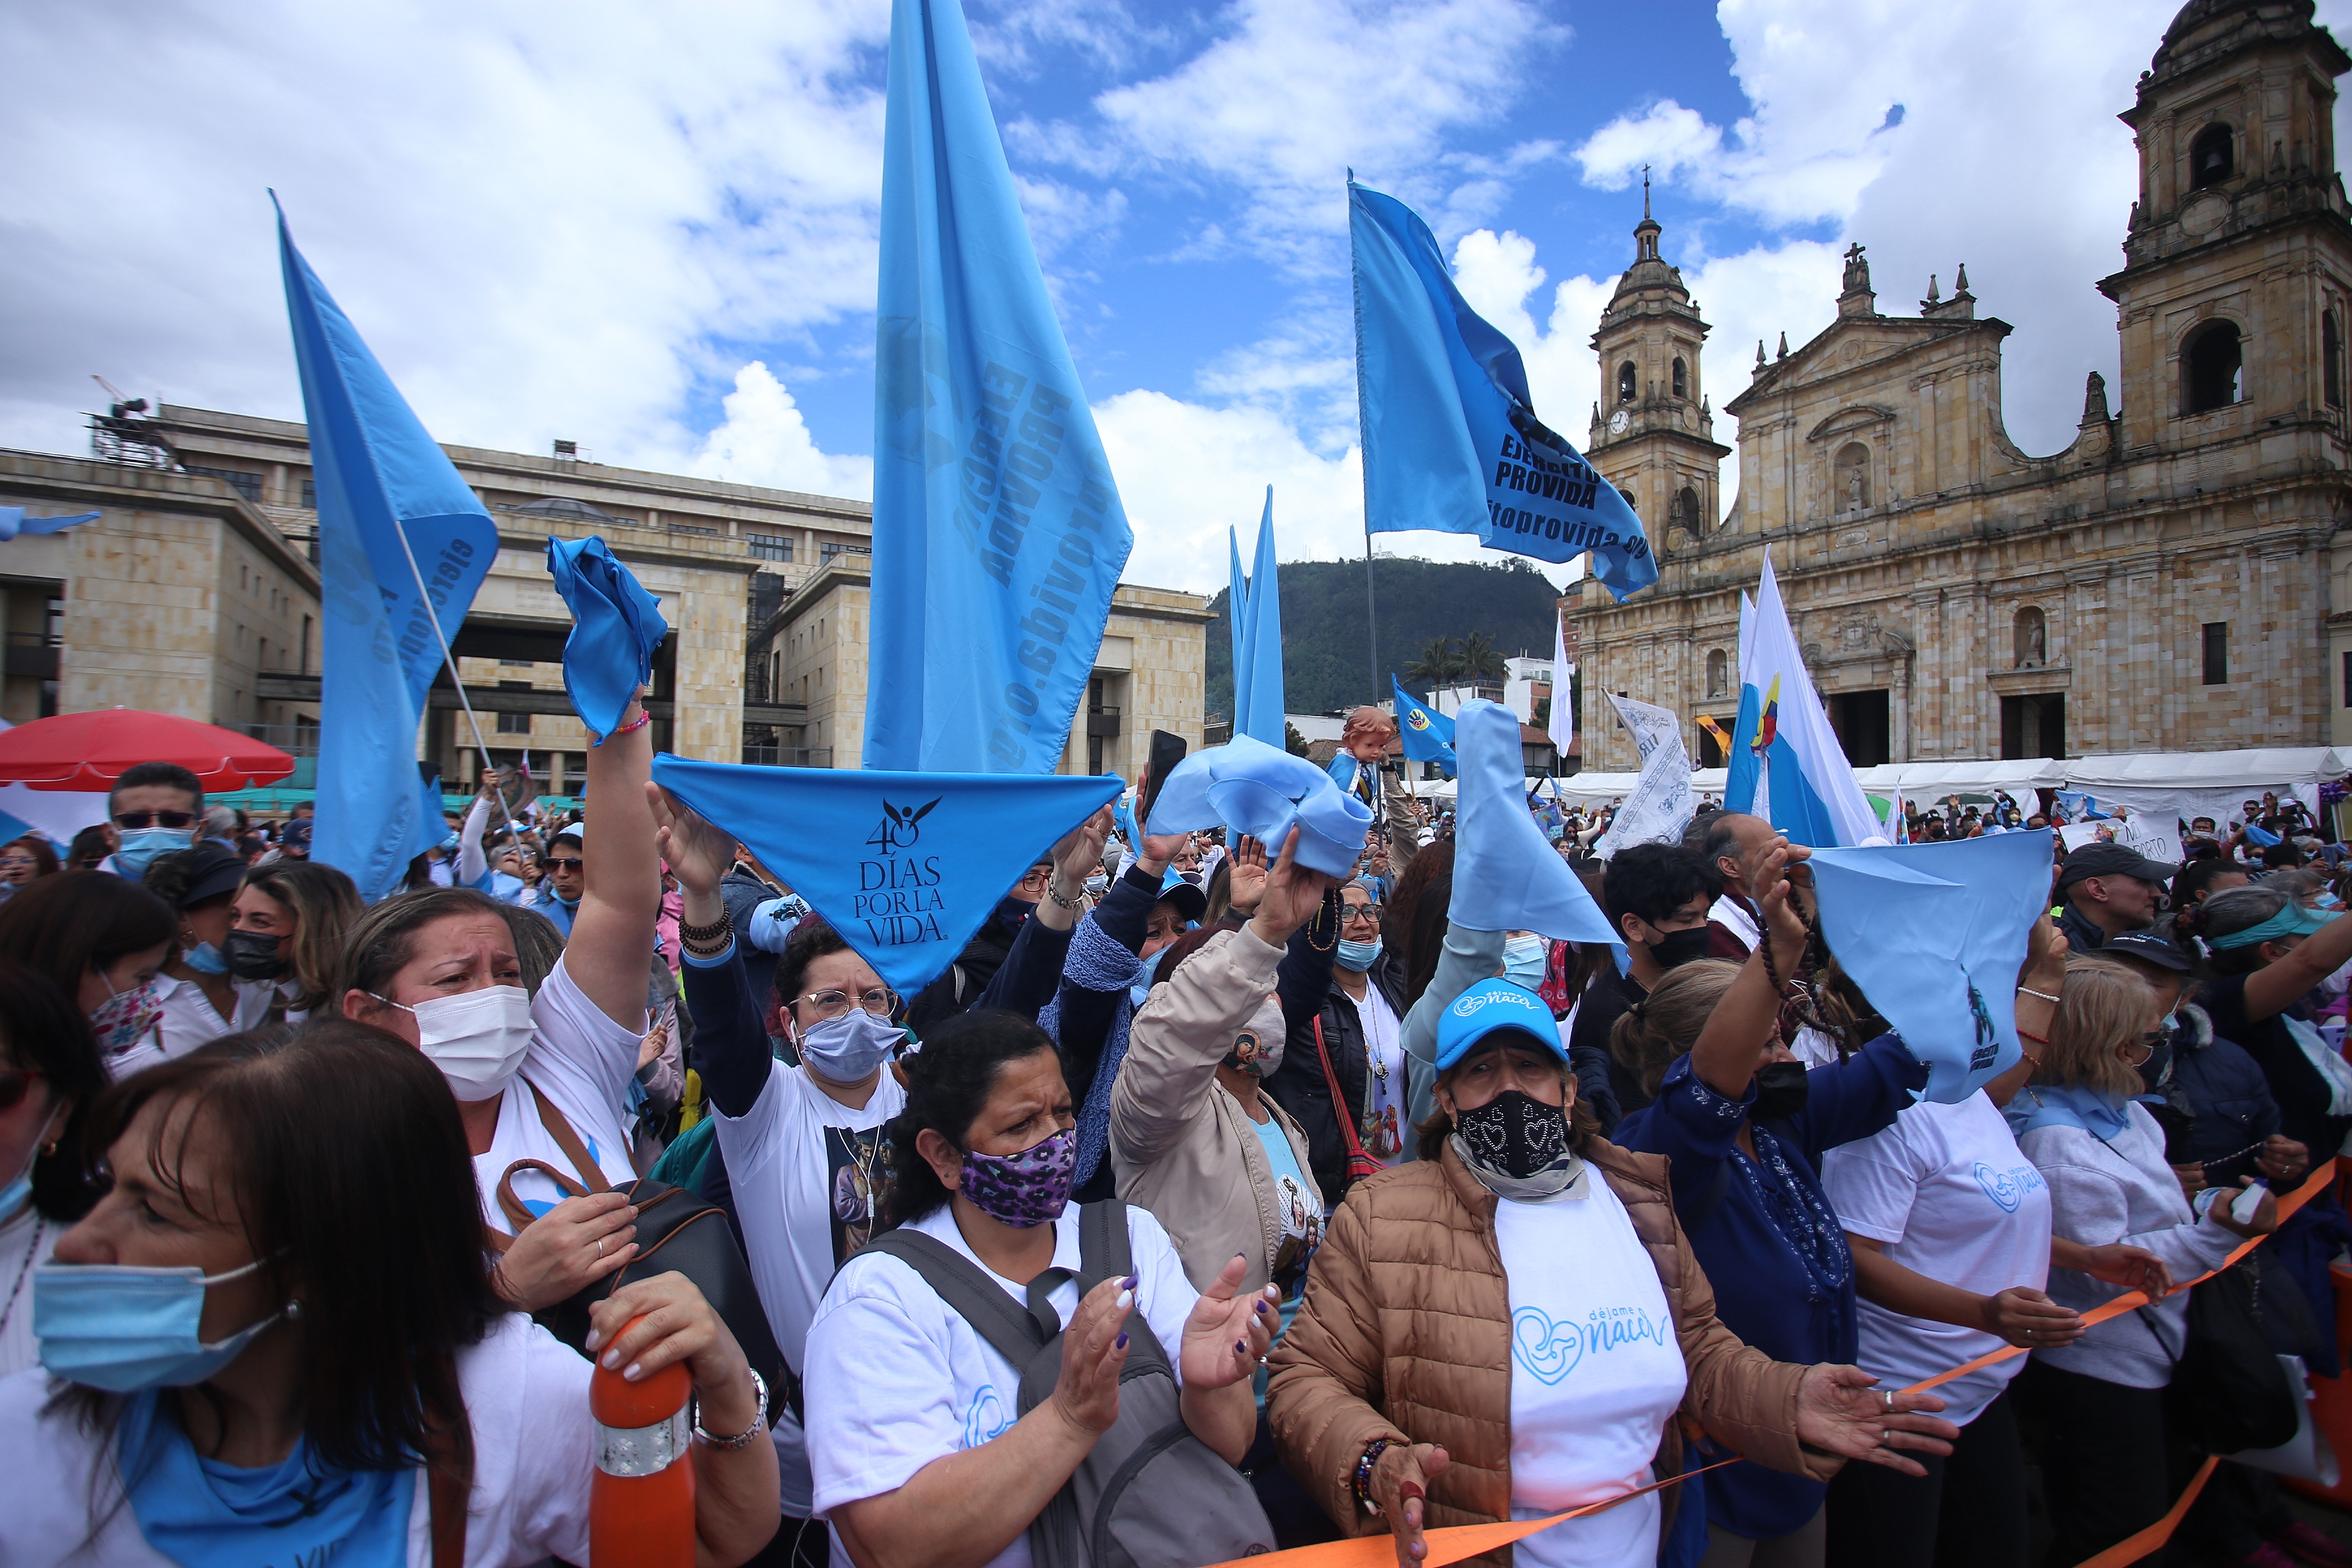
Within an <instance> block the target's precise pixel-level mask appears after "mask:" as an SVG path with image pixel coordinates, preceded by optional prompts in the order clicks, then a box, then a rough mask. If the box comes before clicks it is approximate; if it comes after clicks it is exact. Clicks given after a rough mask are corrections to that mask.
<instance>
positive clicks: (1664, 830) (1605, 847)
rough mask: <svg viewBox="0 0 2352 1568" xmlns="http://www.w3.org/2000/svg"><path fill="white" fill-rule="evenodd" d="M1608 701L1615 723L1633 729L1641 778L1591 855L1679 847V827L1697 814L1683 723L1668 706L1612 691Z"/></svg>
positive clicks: (1680, 836)
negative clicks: (1630, 848)
mask: <svg viewBox="0 0 2352 1568" xmlns="http://www.w3.org/2000/svg"><path fill="white" fill-rule="evenodd" d="M1608 697H1609V700H1610V702H1611V703H1612V704H1613V705H1614V706H1615V708H1616V710H1617V717H1618V719H1619V720H1620V721H1622V723H1623V724H1624V726H1625V728H1626V729H1628V730H1630V731H1633V744H1634V746H1635V747H1636V748H1637V749H1638V750H1639V751H1640V752H1641V753H1642V776H1641V777H1640V778H1639V779H1636V780H1635V781H1634V783H1633V794H1632V795H1628V796H1626V797H1625V804H1624V805H1622V806H1621V807H1619V808H1618V811H1617V816H1616V818H1615V820H1613V821H1612V822H1611V823H1610V825H1609V831H1608V832H1606V833H1604V834H1602V835H1601V842H1600V843H1598V844H1596V845H1594V846H1593V847H1592V852H1593V854H1595V855H1597V856H1599V857H1600V858H1601V859H1603V860H1606V859H1608V858H1610V857H1611V856H1612V855H1614V854H1616V853H1617V851H1619V850H1620V849H1622V848H1624V847H1626V846H1627V845H1629V844H1679V843H1681V842H1682V841H1683V829H1685V828H1686V827H1688V826H1690V825H1691V818H1692V817H1694V816H1697V815H1698V801H1697V799H1696V797H1695V796H1694V795H1692V794H1691V765H1690V752H1688V751H1687V750H1686V749H1685V747H1684V745H1683V725H1682V720H1681V719H1680V718H1678V717H1677V716H1676V715H1675V711H1674V710H1672V709H1671V708H1661V707H1659V706H1658V705H1657V704H1656V703H1654V702H1636V701H1634V700H1633V699H1632V698H1630V697H1620V696H1618V695H1617V694H1616V693H1615V692H1613V691H1612V692H1610V693H1609V694H1608Z"/></svg>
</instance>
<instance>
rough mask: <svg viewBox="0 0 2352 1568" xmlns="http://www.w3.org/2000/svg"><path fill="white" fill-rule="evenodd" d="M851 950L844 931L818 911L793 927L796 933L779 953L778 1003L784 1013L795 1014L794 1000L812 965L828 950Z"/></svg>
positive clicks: (777, 958)
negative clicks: (843, 933)
mask: <svg viewBox="0 0 2352 1568" xmlns="http://www.w3.org/2000/svg"><path fill="white" fill-rule="evenodd" d="M848 951H849V944H848V943H847V942H844V941H842V940H841V933H840V932H839V931H835V930H834V929H833V928H832V927H831V926H829V925H827V924H826V923H825V922H824V921H822V920H820V919H819V918H817V917H816V916H815V915H814V914H812V915H809V916H807V917H806V918H804V919H803V921H801V923H800V924H798V925H797V926H794V927H793V934H792V935H791V936H789V937H787V938H785V939H784V951H783V952H780V953H778V954H777V955H776V1003H777V1005H778V1006H780V1007H782V1009H783V1011H784V1016H786V1017H787V1018H789V1017H791V1016H793V999H794V998H795V997H797V996H799V995H800V994H801V982H802V981H803V980H805V979H807V978H808V966H809V965H810V964H812V963H815V962H816V961H817V960H818V959H820V958H823V957H824V956H825V955H826V954H827V953H833V952H848Z"/></svg>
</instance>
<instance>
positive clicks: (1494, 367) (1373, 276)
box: [1348, 179, 1658, 599]
mask: <svg viewBox="0 0 2352 1568" xmlns="http://www.w3.org/2000/svg"><path fill="white" fill-rule="evenodd" d="M1348 211H1349V220H1348V228H1349V236H1350V237H1351V239H1352V240H1353V242H1354V252H1355V266H1356V402H1357V405H1358V409H1359V412H1360V416H1361V418H1362V421H1363V432H1364V526H1365V528H1366V529H1368V530H1369V531H1371V532H1374V533H1380V532H1384V531H1398V530H1405V529H1414V528H1428V529H1435V530H1438V531H1442V532H1446V533H1475V534H1476V535H1478V537H1479V539H1480V540H1481V541H1482V542H1485V543H1486V546H1487V547H1488V548H1489V549H1494V550H1508V551H1513V552H1517V553H1518V554H1521V555H1532V556H1534V557H1535V558H1536V559H1538V561H1573V560H1575V559H1576V558H1577V557H1578V556H1580V555H1581V554H1583V553H1584V552H1586V551H1588V550H1589V551H1591V552H1592V574H1593V575H1594V576H1595V577H1597V578H1599V579H1600V580H1601V585H1602V586H1604V587H1606V588H1607V589H1608V590H1609V591H1610V593H1612V594H1613V595H1616V596H1617V597H1618V598H1620V599H1623V598H1626V597H1628V596H1629V595H1633V594H1635V593H1638V592H1640V591H1641V590H1642V589H1643V588H1646V587H1648V586H1649V585H1650V584H1653V583H1654V582H1656V581H1657V580H1658V563H1657V562H1656V561H1655V560H1654V559H1653V558H1652V557H1651V554H1650V542H1649V540H1648V539H1647V538H1645V537H1644V536H1643V532H1642V520H1641V519H1640V518H1638V517H1636V516H1634V515H1633V507H1632V506H1630V505H1629V504H1627V502H1626V500H1625V498H1624V497H1623V496H1622V495H1620V494H1619V493H1618V492H1617V490H1616V489H1615V488H1614V487H1613V486H1612V485H1611V484H1610V483H1609V481H1608V480H1607V479H1602V478H1601V476H1600V474H1598V473H1597V472H1595V471H1594V470H1593V468H1592V467H1591V465H1590V464H1588V463H1587V462H1585V460H1584V459H1583V458H1581V457H1579V456H1578V455H1577V451H1576V448H1575V447H1571V446H1570V445H1569V444H1568V441H1567V439H1566V438H1565V437H1561V436H1560V435H1559V434H1558V433H1557V432H1555V431H1552V430H1550V429H1549V428H1547V427H1546V426H1544V425H1543V423H1542V422H1541V421H1540V420H1538V419H1537V417H1536V411H1535V402H1534V399H1532V398H1531V397H1529V396H1528V374H1527V371H1526V369H1525V367H1524V366H1522V365H1521V364H1520V363H1519V351H1518V350H1517V347H1515V346H1514V345H1513V344H1512V342H1511V340H1510V339H1508V338H1507V337H1505V336H1504V335H1503V334H1502V333H1500V332H1498V331H1496V330H1495V329H1494V328H1493V327H1492V326H1490V325H1488V324H1487V323H1486V321H1485V320H1483V319H1482V318H1481V317H1480V316H1479V315H1478V313H1477V312H1476V311H1475V310H1472V309H1471V308H1470V304H1469V301H1468V300H1465V299H1463V298H1462V291H1461V290H1460V289H1456V288H1454V276H1453V274H1452V273H1450V272H1448V271H1447V270H1446V267H1445V258H1444V254H1443V253H1442V252H1440V251H1439V250H1438V248H1437V238H1436V237H1435V236H1434V235H1433V234H1431V233H1430V232H1429V226H1428V225H1427V224H1425V223H1423V222H1422V221H1421V219H1420V218H1418V217H1416V216H1413V212H1412V208H1410V207H1408V206H1406V205H1404V204H1403V203H1402V202H1400V201H1398V200H1397V199H1396V198H1395V197H1393V196H1385V195H1381V193H1380V192H1378V191H1370V190H1366V189H1365V188H1364V187H1363V186H1361V185H1360V184H1356V182H1355V181H1354V180H1352V179H1351V180H1349V182H1348Z"/></svg>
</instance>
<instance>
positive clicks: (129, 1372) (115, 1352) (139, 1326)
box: [33, 1258, 286, 1394]
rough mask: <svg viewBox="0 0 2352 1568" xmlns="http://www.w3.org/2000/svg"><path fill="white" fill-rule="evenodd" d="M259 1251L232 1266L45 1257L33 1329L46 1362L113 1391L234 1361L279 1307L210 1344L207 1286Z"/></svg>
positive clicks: (168, 1384)
mask: <svg viewBox="0 0 2352 1568" xmlns="http://www.w3.org/2000/svg"><path fill="white" fill-rule="evenodd" d="M260 1267H261V1262H260V1260H259V1259H258V1258H257V1259H255V1260H254V1261H253V1262H251V1263H248V1264H247V1265H246V1266H245V1267H244V1268H232V1269H230V1270H229V1271H228V1272H227V1273H226V1274H214V1275H206V1274H205V1271H204V1270H203V1269H201V1268H194V1267H191V1268H131V1267H129V1266H127V1265H122V1264H111V1263H80V1264H76V1263H43V1264H40V1265H38V1266H37V1267H36V1268H34V1270H33V1334H34V1336H35V1337H36V1338H37V1339H38V1340H39V1341H40V1342H41V1364H42V1365H43V1366H45V1367H47V1368H48V1369H49V1371H50V1372H51V1373H55V1374H56V1375H58V1377H62V1378H64V1379H66V1380H67V1381H68V1382H70V1383H79V1384H85V1385H87V1386H89V1387H90V1388H101V1389H104V1390H105V1391H106V1392H107V1393H109V1394H136V1393H138V1392H139V1391H140V1390H141V1389H143V1388H186V1387H189V1386H190V1385H192V1384H199V1383H202V1382H204V1381H205V1379H206V1378H208V1377H211V1376H212V1375H213V1374H214V1373H217V1372H219V1371H220V1370H221V1369H222V1368H223V1367H225V1366H226V1365H228V1363H231V1362H233V1361H235V1360H236V1358H237V1356H238V1354H239V1353H240V1352H243V1351H244V1349H245V1347H246V1346H247V1345H248V1344H250V1343H251V1342H253V1338H254V1336H255V1335H256V1334H258V1333H259V1332H261V1331H262V1330H264V1329H266V1328H268V1326H269V1325H270V1324H272V1323H274V1322H276V1321H278V1319H279V1318H281V1317H283V1316H285V1315H286V1309H284V1308H282V1307H281V1308H280V1309H278V1310H277V1311H275V1312H272V1313H270V1314H269V1315H268V1317H266V1318H264V1319H262V1320H261V1321H259V1322H257V1323H255V1324H254V1325H252V1326H251V1327H250V1328H247V1329H243V1330H240V1331H237V1332H236V1333H234V1334H231V1335H230V1336H229V1337H228V1338H226V1339H225V1340H219V1341H216V1342H214V1343H212V1344H206V1343H205V1342H203V1341H202V1340H200V1339H198V1338H197V1337H196V1325H197V1324H198V1323H199V1322H201V1321H203V1319H204V1315H205V1287H206V1286H208V1285H219V1284H225V1283H226V1282H227V1281H228V1280H231V1279H242V1278H243V1277H244V1276H246V1275H247V1274H250V1273H252V1272H253V1271H254V1270H255V1269H257V1268H260Z"/></svg>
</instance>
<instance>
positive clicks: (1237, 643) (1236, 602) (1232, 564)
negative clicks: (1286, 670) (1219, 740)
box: [1225, 486, 1273, 735]
mask: <svg viewBox="0 0 2352 1568" xmlns="http://www.w3.org/2000/svg"><path fill="white" fill-rule="evenodd" d="M1272 489H1273V487H1271V486H1268V487H1267V492H1268V493H1267V499H1268V500H1272V499H1273V495H1272ZM1225 570H1226V573H1227V575H1228V578H1229V582H1230V585H1229V586H1228V587H1227V588H1226V590H1225V634H1226V637H1228V639H1229V640H1230V641H1231V642H1232V644H1233V649H1234V734H1236V735H1238V734H1240V733H1241V732H1242V715H1243V714H1244V713H1246V712H1248V711H1249V679H1250V663H1249V579H1248V578H1247V577H1244V575H1242V547H1241V542H1240V540H1239V539H1238V538H1237V537H1236V536H1235V534H1234V530H1233V528H1232V526H1231V525H1230V524H1228V525H1227V526H1226V529H1225Z"/></svg>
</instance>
